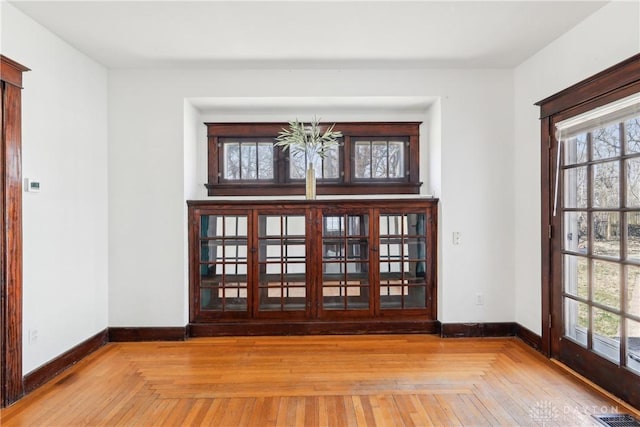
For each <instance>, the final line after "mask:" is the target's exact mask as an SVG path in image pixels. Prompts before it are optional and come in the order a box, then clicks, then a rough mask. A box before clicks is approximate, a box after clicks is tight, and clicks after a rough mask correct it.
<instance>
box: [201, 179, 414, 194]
mask: <svg viewBox="0 0 640 427" xmlns="http://www.w3.org/2000/svg"><path fill="white" fill-rule="evenodd" d="M204 186H205V187H206V188H207V190H208V195H209V196H237V195H238V194H240V193H242V195H244V196H262V195H264V194H269V195H271V196H301V195H304V194H305V184H304V183H303V182H300V183H288V184H249V183H244V184H204ZM421 186H422V182H417V183H407V182H400V183H394V184H390V183H389V182H384V183H379V182H372V183H357V184H340V183H325V182H321V181H318V182H317V190H316V193H317V194H318V195H319V196H324V195H342V196H344V195H354V194H414V195H415V194H420V187H421Z"/></svg>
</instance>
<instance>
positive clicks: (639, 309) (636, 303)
mask: <svg viewBox="0 0 640 427" xmlns="http://www.w3.org/2000/svg"><path fill="white" fill-rule="evenodd" d="M626 269H627V310H626V311H627V313H629V314H633V315H634V316H640V267H636V266H634V265H628V266H627V268H626Z"/></svg>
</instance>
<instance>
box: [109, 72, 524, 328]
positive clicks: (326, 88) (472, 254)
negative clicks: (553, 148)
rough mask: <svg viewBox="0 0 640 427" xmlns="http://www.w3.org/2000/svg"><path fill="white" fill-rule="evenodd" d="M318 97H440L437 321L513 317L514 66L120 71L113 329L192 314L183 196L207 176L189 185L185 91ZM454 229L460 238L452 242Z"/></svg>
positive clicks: (113, 192)
mask: <svg viewBox="0 0 640 427" xmlns="http://www.w3.org/2000/svg"><path fill="white" fill-rule="evenodd" d="M317 96H328V97H362V96H399V97H402V96H434V97H440V98H441V101H440V112H441V118H442V123H441V125H442V131H441V143H440V149H441V156H442V164H441V166H442V168H441V171H440V172H439V178H440V183H439V185H440V186H441V188H440V190H441V191H440V193H439V194H438V193H435V191H431V189H425V190H424V192H425V193H435V194H434V195H435V196H437V197H441V203H442V205H441V214H442V218H441V221H440V230H441V232H442V233H443V236H444V237H443V240H442V245H441V247H440V250H441V260H442V263H441V265H440V273H441V282H440V289H439V292H440V301H441V304H440V310H439V311H440V320H442V321H444V322H462V321H513V320H514V318H515V313H514V310H513V301H514V288H513V282H512V281H513V277H514V271H513V244H514V240H513V237H512V233H513V224H514V221H513V209H514V198H513V191H512V187H511V184H510V183H511V182H512V181H513V179H512V174H513V170H512V166H511V164H510V161H511V159H512V158H513V153H512V149H513V148H512V147H513V146H512V144H511V141H512V139H513V126H512V123H513V81H512V72H511V71H510V70H357V69H348V70H274V69H264V70H231V69H225V70H113V71H111V72H110V73H109V239H110V247H109V248H110V249H109V278H110V286H109V324H110V326H183V325H184V322H185V318H187V312H186V311H187V301H186V300H185V288H186V286H187V283H185V271H186V269H187V265H186V258H185V256H184V239H185V238H186V236H185V233H186V223H185V220H184V200H185V198H188V197H190V194H191V190H189V189H191V188H196V189H198V188H201V186H202V184H203V182H197V183H195V186H193V185H191V184H190V183H188V182H185V177H188V179H193V174H192V173H191V172H189V173H187V172H186V171H185V168H188V167H189V164H190V161H189V158H192V156H193V155H192V154H189V153H193V150H192V149H187V151H185V147H184V146H183V144H184V136H185V134H186V131H185V125H184V120H185V119H184V117H185V106H184V100H185V98H198V97H210V98H216V97H258V98H260V97H271V98H273V97H317ZM276 115H278V114H277V112H276ZM280 115H282V114H280ZM327 119H329V118H327ZM188 126H190V125H188ZM202 126H204V125H202ZM190 133H192V132H191V131H190ZM428 137H429V133H428V134H427V135H425V138H428ZM201 143H202V142H201ZM196 152H197V154H198V155H199V156H200V155H202V153H201V150H198V149H196ZM185 156H186V157H185ZM421 166H422V168H428V167H429V164H428V160H424V161H423V164H422V165H421ZM437 175H438V173H436V176H437ZM200 179H201V178H200ZM436 189H437V188H436ZM197 191H202V190H201V189H200V190H197ZM453 231H460V232H462V241H463V242H462V245H460V246H453V245H452V243H451V238H450V236H451V233H452V232H453ZM477 293H482V294H483V295H484V298H485V304H484V305H483V306H478V305H476V304H475V296H476V294H477Z"/></svg>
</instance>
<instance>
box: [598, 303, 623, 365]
mask: <svg viewBox="0 0 640 427" xmlns="http://www.w3.org/2000/svg"><path fill="white" fill-rule="evenodd" d="M593 351H595V352H596V353H598V354H600V355H601V356H603V357H605V358H607V359H609V360H611V361H613V362H616V363H619V362H620V316H618V315H617V314H615V313H612V312H610V311H607V310H601V309H599V308H595V307H594V308H593Z"/></svg>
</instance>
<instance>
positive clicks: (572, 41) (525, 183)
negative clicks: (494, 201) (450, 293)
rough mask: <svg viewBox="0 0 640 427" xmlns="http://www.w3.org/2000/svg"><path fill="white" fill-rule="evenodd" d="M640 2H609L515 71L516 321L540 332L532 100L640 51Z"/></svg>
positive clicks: (536, 126)
mask: <svg viewBox="0 0 640 427" xmlns="http://www.w3.org/2000/svg"><path fill="white" fill-rule="evenodd" d="M639 28H640V2H638V1H626V2H613V3H610V4H608V5H607V6H605V7H603V8H602V9H600V10H598V11H597V12H596V13H594V14H593V15H591V16H590V17H589V18H587V19H586V20H584V21H583V22H581V23H580V24H579V25H577V26H576V27H574V28H573V29H572V30H571V31H569V32H568V33H566V34H564V35H563V36H562V37H560V38H559V39H557V40H556V41H554V42H553V43H551V44H550V45H548V46H547V47H546V48H544V49H543V50H541V51H540V52H538V53H537V54H536V55H534V56H533V57H531V58H529V59H528V60H527V61H525V62H524V63H523V64H521V65H520V66H519V67H517V68H516V69H515V71H514V85H515V139H514V151H513V154H514V157H513V164H514V170H515V171H516V173H515V174H514V184H515V189H516V192H515V233H514V241H515V243H514V246H515V271H514V274H515V278H514V282H515V284H516V299H515V302H516V310H515V312H516V321H517V322H518V323H520V324H521V325H523V326H525V327H527V328H529V329H530V330H532V331H533V332H536V333H538V334H540V333H541V320H540V319H541V289H540V283H541V275H540V268H541V267H540V251H541V248H540V218H541V217H540V198H541V193H540V121H539V120H538V117H539V113H540V111H539V108H538V107H536V106H534V105H533V104H534V103H535V102H537V101H540V100H542V99H544V98H546V97H547V96H550V95H553V94H554V93H556V92H558V91H560V90H562V89H564V88H566V87H569V86H571V85H573V84H575V83H578V82H579V81H581V80H583V79H585V78H587V77H589V76H591V75H593V74H596V73H598V72H599V71H602V70H604V69H605V68H608V67H610V66H612V65H614V64H616V63H618V62H620V61H622V60H624V59H626V58H628V57H630V56H632V55H635V54H637V53H638V52H640V29H639Z"/></svg>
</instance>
